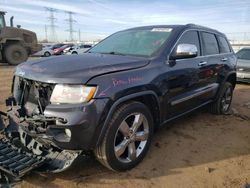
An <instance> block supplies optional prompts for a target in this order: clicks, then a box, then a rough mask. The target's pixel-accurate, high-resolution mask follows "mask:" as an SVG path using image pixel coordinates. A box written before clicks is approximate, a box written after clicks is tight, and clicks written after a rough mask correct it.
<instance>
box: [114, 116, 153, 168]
mask: <svg viewBox="0 0 250 188" xmlns="http://www.w3.org/2000/svg"><path fill="white" fill-rule="evenodd" d="M148 136H149V125H148V120H147V118H146V117H145V116H144V115H143V114H142V113H133V114H130V115H129V116H127V117H126V118H125V119H124V120H123V121H122V123H121V124H120V126H119V128H118V130H117V132H116V135H115V140H114V152H115V156H116V158H117V159H118V160H119V161H121V162H124V163H128V162H131V161H134V160H135V159H136V158H137V157H138V156H139V155H140V154H141V153H142V151H143V150H144V148H145V146H146V143H147V141H148Z"/></svg>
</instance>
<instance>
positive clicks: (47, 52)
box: [32, 45, 54, 57]
mask: <svg viewBox="0 0 250 188" xmlns="http://www.w3.org/2000/svg"><path fill="white" fill-rule="evenodd" d="M52 47H53V45H48V46H45V47H44V48H43V49H42V50H41V51H39V52H37V53H35V54H33V55H32V56H37V57H49V56H51V55H53V54H54V51H53V50H52Z"/></svg>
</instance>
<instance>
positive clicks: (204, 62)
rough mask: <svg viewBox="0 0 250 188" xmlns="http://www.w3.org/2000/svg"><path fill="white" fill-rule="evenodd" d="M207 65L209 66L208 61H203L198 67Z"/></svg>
mask: <svg viewBox="0 0 250 188" xmlns="http://www.w3.org/2000/svg"><path fill="white" fill-rule="evenodd" d="M206 64H207V62H206V61H202V62H200V63H199V64H198V65H199V66H204V65H206Z"/></svg>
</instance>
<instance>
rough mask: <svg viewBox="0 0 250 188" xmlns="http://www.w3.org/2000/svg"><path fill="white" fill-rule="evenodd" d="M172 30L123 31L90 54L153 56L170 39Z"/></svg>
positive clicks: (107, 39)
mask: <svg viewBox="0 0 250 188" xmlns="http://www.w3.org/2000/svg"><path fill="white" fill-rule="evenodd" d="M171 31H172V29H171V28H153V29H139V30H127V31H121V32H118V33H115V34H113V35H111V36H110V37H108V38H106V39H105V40H103V41H102V42H100V43H98V44H97V45H96V46H94V47H93V48H92V49H91V50H90V51H89V52H90V53H104V54H105V53H107V54H121V55H134V56H146V57H150V56H152V55H153V54H154V53H155V52H156V51H158V50H159V49H160V48H161V46H162V45H163V43H164V42H166V40H167V39H168V38H169V36H170V33H171Z"/></svg>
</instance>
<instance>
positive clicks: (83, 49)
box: [67, 44, 92, 55]
mask: <svg viewBox="0 0 250 188" xmlns="http://www.w3.org/2000/svg"><path fill="white" fill-rule="evenodd" d="M91 47H92V46H91V45H89V44H81V45H77V46H73V47H72V49H71V50H70V51H69V52H67V54H74V55H77V54H82V53H84V52H86V51H87V50H88V49H90V48H91Z"/></svg>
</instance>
